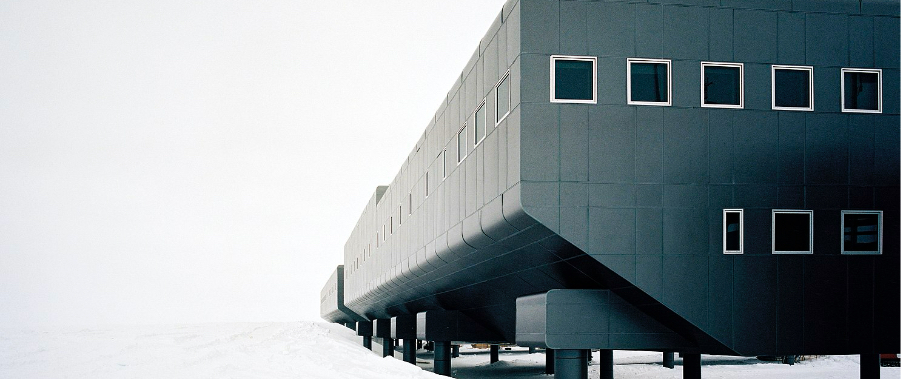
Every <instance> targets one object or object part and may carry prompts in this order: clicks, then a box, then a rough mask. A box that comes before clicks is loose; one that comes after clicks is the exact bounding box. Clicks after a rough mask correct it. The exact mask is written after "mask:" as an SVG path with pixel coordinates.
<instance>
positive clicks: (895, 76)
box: [882, 66, 901, 115]
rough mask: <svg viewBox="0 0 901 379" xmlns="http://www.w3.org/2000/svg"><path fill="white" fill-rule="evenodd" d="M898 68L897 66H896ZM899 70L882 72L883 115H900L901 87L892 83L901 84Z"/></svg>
mask: <svg viewBox="0 0 901 379" xmlns="http://www.w3.org/2000/svg"><path fill="white" fill-rule="evenodd" d="M895 67H897V66H895ZM899 72H901V71H899V70H898V69H897V68H893V69H884V70H882V104H883V105H882V107H883V113H887V114H893V115H897V114H898V113H899V106H901V105H899V104H901V93H899V90H901V88H899V86H897V85H892V83H899V82H901V75H899Z"/></svg>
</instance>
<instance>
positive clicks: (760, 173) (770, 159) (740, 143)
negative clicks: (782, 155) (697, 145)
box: [733, 111, 779, 183]
mask: <svg viewBox="0 0 901 379" xmlns="http://www.w3.org/2000/svg"><path fill="white" fill-rule="evenodd" d="M735 125H736V126H737V127H735V128H733V130H734V132H735V137H734V140H735V150H734V152H733V154H734V157H735V161H734V162H733V166H734V168H735V182H737V183H767V182H771V181H772V180H773V178H775V177H776V174H777V172H778V168H777V165H778V162H777V158H778V157H779V144H778V141H779V123H778V117H777V114H776V113H774V112H751V111H744V112H738V113H736V114H735Z"/></svg>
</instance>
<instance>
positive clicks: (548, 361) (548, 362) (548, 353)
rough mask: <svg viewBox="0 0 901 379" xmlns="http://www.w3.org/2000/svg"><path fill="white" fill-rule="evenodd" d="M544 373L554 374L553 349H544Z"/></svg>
mask: <svg viewBox="0 0 901 379" xmlns="http://www.w3.org/2000/svg"><path fill="white" fill-rule="evenodd" d="M544 373H545V374H548V375H554V349H545V350H544Z"/></svg>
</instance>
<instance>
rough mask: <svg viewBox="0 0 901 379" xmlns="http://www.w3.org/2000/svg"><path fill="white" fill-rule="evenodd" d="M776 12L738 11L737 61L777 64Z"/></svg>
mask: <svg viewBox="0 0 901 379" xmlns="http://www.w3.org/2000/svg"><path fill="white" fill-rule="evenodd" d="M777 19H778V15H777V13H776V12H768V11H761V10H749V9H736V10H735V12H734V20H735V29H734V31H735V35H734V37H733V38H734V43H735V60H736V61H739V62H763V63H776V61H777V57H776V49H773V46H777V33H776V32H777V30H778V29H777V22H776V20H777Z"/></svg>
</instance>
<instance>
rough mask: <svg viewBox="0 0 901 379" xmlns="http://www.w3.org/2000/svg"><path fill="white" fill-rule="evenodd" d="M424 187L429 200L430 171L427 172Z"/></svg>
mask: <svg viewBox="0 0 901 379" xmlns="http://www.w3.org/2000/svg"><path fill="white" fill-rule="evenodd" d="M424 186H425V197H426V198H428V197H429V172H428V171H426V172H425V183H424Z"/></svg>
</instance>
